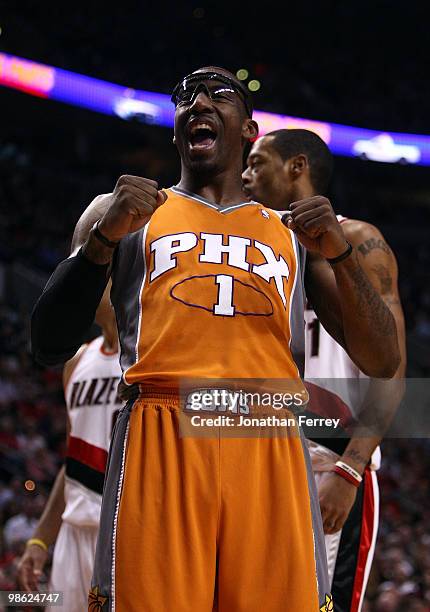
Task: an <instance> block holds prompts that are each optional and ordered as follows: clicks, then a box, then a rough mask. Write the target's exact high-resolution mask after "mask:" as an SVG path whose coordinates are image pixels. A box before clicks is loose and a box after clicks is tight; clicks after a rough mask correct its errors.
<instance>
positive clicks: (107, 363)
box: [18, 288, 122, 612]
mask: <svg viewBox="0 0 430 612" xmlns="http://www.w3.org/2000/svg"><path fill="white" fill-rule="evenodd" d="M96 323H97V324H98V325H100V327H101V329H102V332H103V335H102V336H99V337H98V338H95V339H94V340H93V341H92V342H90V343H89V344H85V345H82V347H81V348H80V349H79V350H78V352H77V353H76V355H75V356H74V357H72V359H70V361H68V362H67V363H66V365H65V367H64V372H63V386H64V395H65V399H66V405H67V412H68V440H67V455H66V461H65V465H64V467H63V468H61V470H60V472H59V474H58V476H57V478H56V481H55V483H54V486H53V488H52V491H51V494H50V496H49V499H48V501H47V504H46V507H45V511H44V512H43V514H42V517H41V518H40V520H39V523H38V525H37V527H36V529H35V531H34V534H33V537H32V538H31V539H30V540H29V541H28V542H27V546H26V549H25V552H24V554H23V556H22V559H21V561H20V564H19V568H18V580H19V583H20V586H21V588H23V589H24V590H26V591H37V590H38V582H39V579H40V576H41V574H42V571H43V568H44V565H45V563H46V561H47V559H48V548H49V546H50V545H51V544H53V543H54V542H55V549H54V554H53V560H52V571H51V576H50V581H49V589H50V590H51V591H56V592H57V591H60V592H62V593H63V605H62V606H61V607H60V608H59V609H62V610H67V612H81V611H82V610H85V608H86V605H87V601H88V590H89V588H90V583H91V575H92V572H93V566H94V555H95V549H96V541H97V534H98V527H99V521H100V509H101V494H102V487H103V478H104V472H105V467H106V460H107V454H108V448H109V443H110V437H111V432H112V427H113V424H114V420H115V417H116V415H117V413H118V411H119V409H120V408H121V405H122V403H121V400H119V399H118V397H117V387H118V383H119V380H120V378H121V368H120V365H119V353H118V335H117V330H116V322H115V315H114V312H113V308H112V305H111V304H110V301H109V295H108V288H107V290H106V291H105V293H104V296H103V298H102V301H101V302H100V305H99V307H98V309H97V313H96ZM53 609H55V608H53Z"/></svg>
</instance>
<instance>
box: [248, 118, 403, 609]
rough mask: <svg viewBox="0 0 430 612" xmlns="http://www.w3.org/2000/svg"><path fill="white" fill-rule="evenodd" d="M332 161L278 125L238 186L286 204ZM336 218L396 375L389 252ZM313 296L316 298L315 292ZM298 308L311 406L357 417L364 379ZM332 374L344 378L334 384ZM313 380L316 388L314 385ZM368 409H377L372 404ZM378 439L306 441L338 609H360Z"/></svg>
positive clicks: (303, 193) (372, 528)
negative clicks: (387, 330)
mask: <svg viewBox="0 0 430 612" xmlns="http://www.w3.org/2000/svg"><path fill="white" fill-rule="evenodd" d="M332 165H333V160H332V155H331V153H330V150H329V149H328V147H327V145H326V144H325V143H324V141H323V140H322V139H321V138H320V137H319V136H317V135H316V134H314V133H313V132H310V131H308V130H277V131H275V132H271V133H269V134H266V136H264V137H263V138H260V139H259V140H258V141H257V142H256V143H255V144H254V146H253V148H252V150H251V152H250V155H249V157H248V162H247V168H246V170H245V172H244V173H243V182H244V188H245V191H246V192H247V193H248V194H249V196H250V197H253V198H255V199H258V200H260V201H262V202H265V203H266V204H267V205H269V206H271V207H272V208H274V209H275V210H278V211H285V210H286V209H288V208H289V206H290V204H291V203H292V202H295V201H297V200H303V199H304V198H310V197H312V196H315V195H316V194H319V193H324V192H325V191H326V189H327V187H328V184H329V181H330V178H331V172H332ZM338 220H339V221H340V223H341V225H342V229H343V232H344V235H345V237H346V239H347V240H348V241H349V242H350V243H351V244H352V245H353V246H354V248H355V249H356V251H357V254H358V258H359V261H360V265H361V266H362V268H363V270H365V272H366V273H367V275H368V277H369V279H370V281H371V282H372V284H373V286H374V288H375V290H376V291H377V292H378V293H379V295H380V296H381V298H382V299H383V300H384V302H385V303H386V304H387V306H388V308H389V309H390V310H391V312H392V314H393V317H394V319H395V321H396V326H397V334H398V338H399V345H400V352H401V363H400V365H399V367H398V369H397V372H396V375H395V376H396V377H397V378H403V376H404V374H405V366H406V347H405V326H404V319H403V312H402V307H401V304H400V299H399V294H398V288H397V263H396V259H395V257H394V255H393V252H392V251H391V249H390V247H389V246H388V245H387V243H386V241H385V239H384V237H383V236H382V234H381V232H380V231H379V230H378V229H377V228H376V227H374V226H373V225H370V224H369V223H365V222H363V221H357V220H354V219H346V218H345V217H341V216H340V215H338ZM311 256H312V255H311ZM314 259H315V260H316V257H315V256H314ZM311 265H319V266H321V270H322V271H324V273H325V274H326V275H327V276H328V282H329V280H330V276H332V275H333V272H332V270H331V269H330V266H329V265H327V264H326V263H325V262H324V261H323V260H319V261H318V260H316V263H312V262H311ZM313 299H314V298H312V300H313ZM316 300H317V301H319V299H318V296H316ZM318 312H320V310H318ZM305 315H306V316H305V320H306V359H305V376H306V379H311V381H312V382H309V385H310V391H311V400H310V410H313V411H314V412H316V413H318V414H320V415H322V414H324V413H325V410H326V408H327V413H328V414H329V415H330V416H338V417H341V419H342V420H343V421H347V420H349V419H351V417H352V419H355V420H356V421H359V420H360V414H359V410H360V402H359V397H358V395H359V394H357V385H355V384H353V381H354V380H355V381H357V380H358V379H363V376H364V375H363V373H362V372H361V371H360V370H359V368H358V367H357V365H355V363H354V362H353V361H352V360H351V358H350V357H349V355H348V353H347V352H346V351H345V345H344V344H342V345H341V344H339V343H338V342H336V340H335V339H334V338H333V337H332V336H330V335H329V334H328V333H327V332H326V331H325V329H324V327H322V326H321V325H320V323H319V320H318V319H317V318H316V314H315V312H314V311H313V310H312V308H311V307H308V308H307V310H306V313H305ZM339 379H348V380H347V381H346V382H345V384H343V385H342V384H341V385H339V384H338V382H339ZM363 382H364V381H363ZM316 384H317V385H318V386H319V387H320V388H318V389H314V386H315V385H316ZM363 386H365V385H363ZM321 390H322V391H321ZM313 391H314V392H313ZM314 395H315V396H316V400H314V399H313V398H314ZM371 408H372V410H374V412H375V416H376V412H377V410H376V406H374V405H372V407H371ZM343 425H344V426H345V425H346V423H345V422H344V423H343ZM305 432H306V430H305ZM314 436H315V430H314ZM380 440H381V437H379V436H375V437H363V435H362V434H360V433H359V432H358V431H356V432H354V431H353V433H352V436H351V435H350V437H348V436H347V435H346V434H345V435H344V436H343V437H341V438H339V437H337V438H330V437H324V438H322V439H318V440H313V441H312V442H311V444H310V451H311V458H312V466H313V469H314V471H315V476H316V480H317V485H318V491H319V500H320V504H321V512H322V517H323V522H324V531H325V533H326V538H325V539H326V547H327V560H328V569H329V577H330V580H331V585H332V594H333V599H334V601H335V609H336V611H337V612H357V611H359V610H361V606H362V602H363V597H364V593H365V590H366V585H367V580H368V576H369V571H370V567H371V564H372V559H373V554H374V549H375V541H376V535H377V529H378V500H379V492H378V485H377V479H376V473H375V470H376V469H377V468H378V467H379V462H380V452H379V447H378V444H379V442H380ZM339 460H340V461H341V466H338V468H339V469H338V471H337V473H336V472H333V469H334V468H335V465H336V462H337V461H339ZM342 464H343V466H342ZM345 465H346V466H349V467H352V468H353V470H354V471H355V472H356V473H358V475H359V478H358V479H356V481H355V482H354V474H353V473H352V476H353V479H352V480H351V479H349V476H351V474H348V473H346V474H345V470H344V468H345ZM342 476H343V477H342ZM360 479H362V480H361V482H360Z"/></svg>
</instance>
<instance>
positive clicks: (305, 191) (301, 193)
mask: <svg viewBox="0 0 430 612" xmlns="http://www.w3.org/2000/svg"><path fill="white" fill-rule="evenodd" d="M314 195H317V194H316V193H315V191H314V189H312V187H311V185H297V187H296V188H295V189H293V191H292V193H291V197H290V198H289V202H288V206H289V205H290V204H291V202H298V201H299V200H304V199H305V198H312V197H313V196H314Z"/></svg>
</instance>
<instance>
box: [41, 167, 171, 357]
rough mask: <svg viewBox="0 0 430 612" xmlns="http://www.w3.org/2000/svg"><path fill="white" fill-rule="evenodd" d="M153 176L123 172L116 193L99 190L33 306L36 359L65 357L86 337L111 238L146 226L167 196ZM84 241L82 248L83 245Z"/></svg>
mask: <svg viewBox="0 0 430 612" xmlns="http://www.w3.org/2000/svg"><path fill="white" fill-rule="evenodd" d="M166 197H167V196H166V194H165V193H164V192H162V191H159V190H158V185H157V183H156V182H155V181H152V180H150V179H145V178H142V177H137V176H122V177H120V178H119V179H118V182H117V184H116V186H115V189H114V191H113V193H112V194H109V195H105V196H99V197H98V198H96V199H95V200H94V201H93V202H92V203H91V204H90V206H89V207H88V209H87V210H86V211H85V212H84V213H83V215H82V217H81V218H80V220H79V222H78V225H77V227H76V230H75V235H74V240H73V247H74V248H73V249H72V255H71V256H70V257H69V258H68V259H66V260H65V261H63V262H61V263H60V264H59V265H58V266H57V268H56V270H55V271H54V273H53V275H52V276H51V278H50V279H49V281H48V283H47V285H46V287H45V289H44V291H43V293H42V295H41V296H40V298H39V300H38V301H37V303H36V306H35V307H34V310H33V314H32V320H31V344H32V352H33V355H34V357H35V359H36V360H37V361H38V362H39V363H42V364H45V365H53V364H57V363H63V362H65V361H66V360H67V359H69V358H70V357H71V356H72V355H74V354H75V352H76V350H77V349H78V347H79V346H80V345H81V344H82V343H83V342H84V340H85V339H86V335H87V333H88V331H89V329H90V327H91V325H92V323H93V321H94V317H95V312H96V309H97V306H98V305H99V303H100V300H101V297H102V295H103V292H104V290H105V287H106V285H107V282H108V279H109V274H110V263H111V261H112V256H113V253H114V248H111V247H109V246H106V245H105V244H104V243H103V242H102V241H101V240H99V239H98V238H97V237H96V235H95V233H94V229H93V225H94V223H95V222H96V221H98V220H100V222H99V227H98V229H99V231H100V232H101V234H102V235H103V236H104V237H105V238H106V239H107V240H108V241H110V242H112V243H118V242H120V240H121V239H122V238H124V236H126V235H127V234H129V233H132V232H135V231H137V230H139V229H140V228H142V227H144V225H146V223H147V222H148V221H149V219H150V218H151V216H152V214H153V213H154V211H155V210H156V208H158V206H160V205H161V204H163V203H164V201H165V200H166ZM80 247H81V248H80Z"/></svg>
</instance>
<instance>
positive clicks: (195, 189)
mask: <svg viewBox="0 0 430 612" xmlns="http://www.w3.org/2000/svg"><path fill="white" fill-rule="evenodd" d="M176 187H178V188H179V189H184V190H185V191H190V192H191V193H195V194H196V195H199V196H200V197H202V198H205V199H206V200H209V202H213V203H214V204H215V203H216V204H218V205H220V206H229V205H231V204H240V203H241V202H246V200H247V197H246V195H245V194H244V192H243V184H242V177H241V169H238V171H237V172H232V171H231V170H230V169H229V170H228V171H225V172H220V173H219V174H216V175H215V176H214V175H213V173H211V174H209V173H208V174H204V173H199V174H197V173H196V172H193V171H190V170H189V169H188V168H183V169H182V174H181V180H180V181H179V183H178V184H177V185H176Z"/></svg>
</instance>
